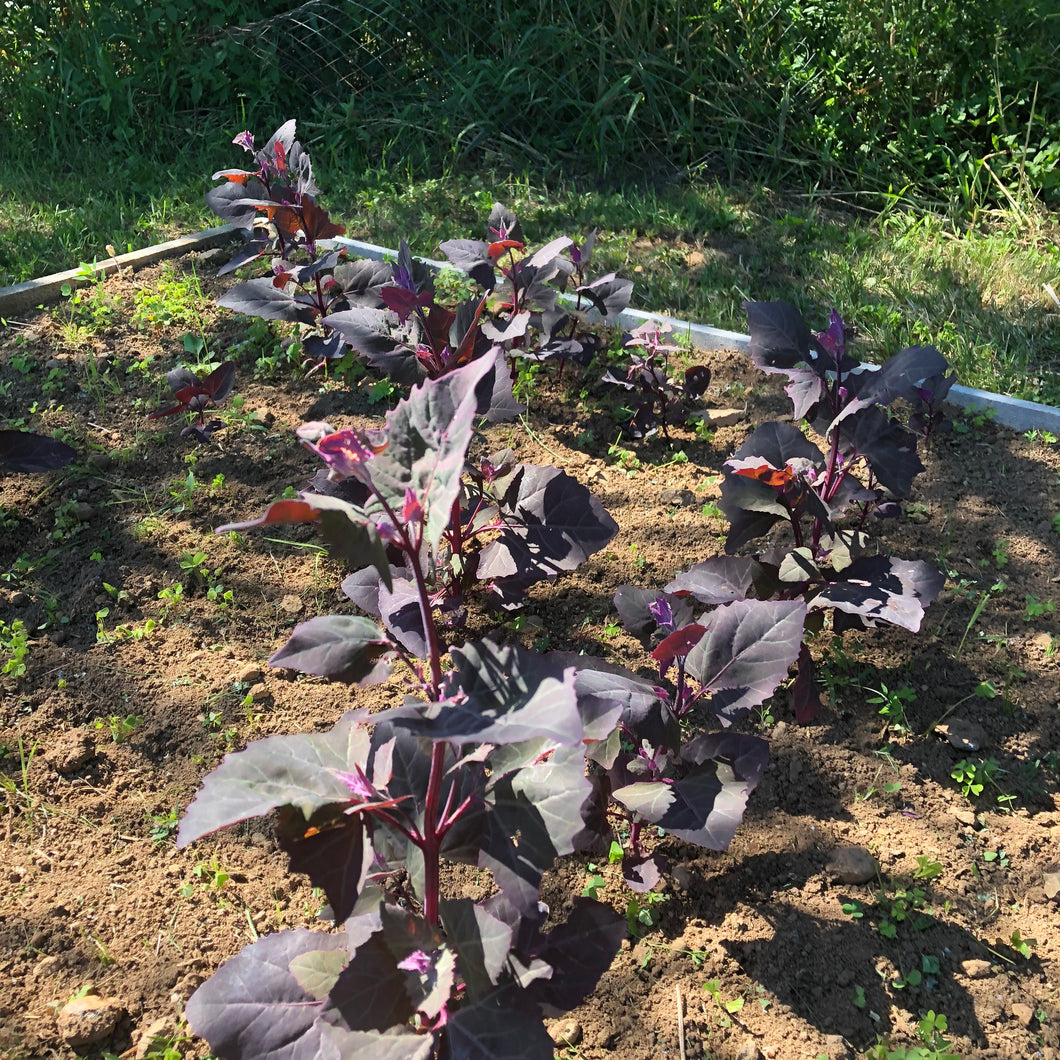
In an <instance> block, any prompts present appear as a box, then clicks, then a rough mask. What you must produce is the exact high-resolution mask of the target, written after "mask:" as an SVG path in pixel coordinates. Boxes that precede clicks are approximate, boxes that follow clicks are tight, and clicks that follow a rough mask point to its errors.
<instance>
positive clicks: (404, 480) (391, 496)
mask: <svg viewBox="0 0 1060 1060" xmlns="http://www.w3.org/2000/svg"><path fill="white" fill-rule="evenodd" d="M495 358H496V354H494V355H492V356H489V357H481V358H479V359H478V360H475V361H472V362H471V363H470V364H469V365H467V366H466V367H464V368H459V369H457V370H456V371H453V372H450V373H449V374H448V375H444V376H442V377H441V378H440V379H428V380H426V381H424V382H423V383H421V384H420V385H419V386H417V387H415V388H414V389H413V390H412V392H411V393H410V394H409V396H408V397H407V398H406V399H404V400H403V401H401V402H399V403H398V406H397V408H395V409H394V410H393V411H392V412H390V413H389V414H388V415H387V429H386V433H387V437H388V439H389V442H390V444H389V445H388V446H387V448H386V450H385V451H384V452H382V453H381V454H379V456H377V457H376V459H375V461H374V462H373V465H372V481H373V482H374V483H375V485H376V487H377V488H378V489H379V490H380V493H381V494H382V496H383V497H384V498H385V499H386V500H388V502H389V503H390V504H391V507H392V508H394V509H395V510H400V508H401V506H402V504H404V502H405V496H406V490H409V489H411V490H412V491H413V493H414V494H415V495H416V497H417V498H418V499H419V501H420V503H421V504H422V505H423V508H424V511H425V512H426V522H425V524H424V541H425V543H426V544H428V545H429V546H430V547H431V548H437V547H438V544H439V542H440V541H441V539H442V534H443V533H444V532H445V531H446V530H447V529H448V527H449V521H450V519H451V518H452V512H453V504H454V503H455V502H456V500H457V499H458V498H459V496H460V489H461V476H462V475H463V472H464V461H465V458H466V455H467V447H468V445H469V444H470V442H471V434H472V428H473V422H474V418H475V413H476V410H477V407H478V398H477V396H476V388H477V387H478V385H479V383H480V382H481V380H482V379H483V377H484V376H485V375H486V373H487V372H489V371H490V370H491V369H492V368H493V367H494V365H495Z"/></svg>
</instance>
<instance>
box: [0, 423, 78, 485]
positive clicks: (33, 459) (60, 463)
mask: <svg viewBox="0 0 1060 1060" xmlns="http://www.w3.org/2000/svg"><path fill="white" fill-rule="evenodd" d="M75 456H77V450H76V449H72V448H71V447H70V446H68V445H67V444H66V443H65V442H60V441H56V439H54V438H48V437H46V436H45V435H43V434H34V433H33V432H32V431H0V468H3V469H4V470H5V471H13V472H15V473H17V474H23V475H27V474H36V473H38V472H42V471H54V470H56V469H57V468H60V467H65V466H66V465H67V464H69V463H70V462H71V461H72V460H73V459H74V457H75Z"/></svg>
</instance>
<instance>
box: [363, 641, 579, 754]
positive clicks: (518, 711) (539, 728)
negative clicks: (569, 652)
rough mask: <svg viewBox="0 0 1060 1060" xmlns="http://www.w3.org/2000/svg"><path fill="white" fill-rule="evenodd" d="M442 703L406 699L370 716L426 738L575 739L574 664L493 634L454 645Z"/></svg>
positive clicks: (568, 742) (565, 742) (494, 741)
mask: <svg viewBox="0 0 1060 1060" xmlns="http://www.w3.org/2000/svg"><path fill="white" fill-rule="evenodd" d="M452 658H453V666H454V669H453V671H452V672H451V674H450V676H449V678H448V679H447V681H446V685H445V688H444V690H443V692H444V694H445V696H446V698H445V699H443V700H442V702H440V703H421V702H417V701H410V702H407V703H406V704H405V705H404V706H401V707H395V708H393V709H391V710H388V711H385V712H383V713H382V714H376V715H375V716H374V717H375V718H376V719H378V720H380V721H383V720H390V721H392V722H393V724H394V725H396V726H398V727H400V728H405V729H408V730H409V731H411V732H413V733H416V734H418V735H422V736H427V737H429V738H430V739H431V740H445V741H447V742H451V743H469V742H472V741H474V742H475V743H480V744H484V743H488V744H495V745H504V744H511V743H521V742H523V741H525V740H535V739H541V738H545V739H547V740H548V741H549V745H550V746H552V747H555V746H559V745H576V746H580V744H581V741H582V737H583V730H582V723H581V716H580V715H579V713H578V704H577V698H576V696H575V693H574V669H573V667H569V666H564V665H563V663H562V662H560V663H559V664H557V663H556V662H555V661H553V660H552V659H551V657H549V656H543V655H539V654H537V653H536V652H531V651H528V650H526V649H525V648H521V647H519V646H518V645H497V644H494V643H493V642H491V641H488V640H486V641H481V642H480V643H478V644H465V645H464V646H463V647H462V648H453V649H452Z"/></svg>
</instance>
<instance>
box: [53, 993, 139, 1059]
mask: <svg viewBox="0 0 1060 1060" xmlns="http://www.w3.org/2000/svg"><path fill="white" fill-rule="evenodd" d="M124 1014H125V1006H124V1005H122V1003H121V1002H120V1001H118V1000H117V999H116V998H113V997H95V996H93V995H91V994H90V995H88V996H87V997H75V998H74V999H73V1000H72V1001H68V1002H67V1003H66V1004H65V1005H64V1006H63V1009H62V1011H61V1012H60V1013H59V1017H58V1019H57V1020H56V1027H57V1029H58V1031H59V1037H60V1038H62V1040H63V1041H64V1042H65V1043H66V1044H67V1045H69V1046H70V1047H71V1048H72V1049H79V1048H81V1047H82V1046H85V1045H94V1044H95V1043H96V1042H101V1041H103V1039H104V1038H109V1037H110V1036H111V1035H112V1034H113V1033H114V1028H115V1027H117V1026H118V1020H120V1019H121V1018H122V1016H123V1015H124Z"/></svg>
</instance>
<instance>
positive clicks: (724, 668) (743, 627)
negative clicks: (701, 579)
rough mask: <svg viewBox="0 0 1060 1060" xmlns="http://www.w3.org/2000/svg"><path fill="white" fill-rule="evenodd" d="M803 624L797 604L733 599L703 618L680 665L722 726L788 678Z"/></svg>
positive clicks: (803, 611) (802, 613) (802, 606)
mask: <svg viewBox="0 0 1060 1060" xmlns="http://www.w3.org/2000/svg"><path fill="white" fill-rule="evenodd" d="M805 622H806V604H804V603H803V602H802V601H801V600H737V601H735V602H734V603H731V604H723V605H722V606H721V607H718V608H717V609H716V610H715V611H714V612H713V613H712V614H711V615H710V616H709V618H708V619H706V625H707V632H706V634H705V635H704V636H703V637H702V639H701V640H700V641H699V643H698V644H696V646H695V647H694V648H693V649H692V651H691V652H690V653H689V655H688V657H687V658H686V659H685V667H686V669H687V670H688V672H689V673H690V674H691V675H692V676H693V677H695V678H696V680H697V681H699V682H700V683H701V684H702V685H703V686H704V688H706V689H707V690H708V691H710V692H711V694H712V695H711V702H710V709H711V710H712V711H713V712H714V713H715V714H717V715H718V716H719V718H720V719H721V720H722V722H723V723H724V724H726V725H728V724H731V723H732V721H733V720H735V718H737V717H739V716H740V715H741V714H744V713H746V712H747V711H749V710H751V708H752V707H756V706H758V705H759V704H760V703H763V702H764V701H765V700H766V699H768V698H769V696H771V695H772V694H773V692H774V691H775V690H776V687H777V685H779V684H780V682H781V681H783V680H784V678H785V677H787V674H788V669H789V667H790V666H791V664H792V663H793V662H795V660H796V659H797V658H798V655H799V647H800V645H801V644H802V633H803V626H804V624H805Z"/></svg>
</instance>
